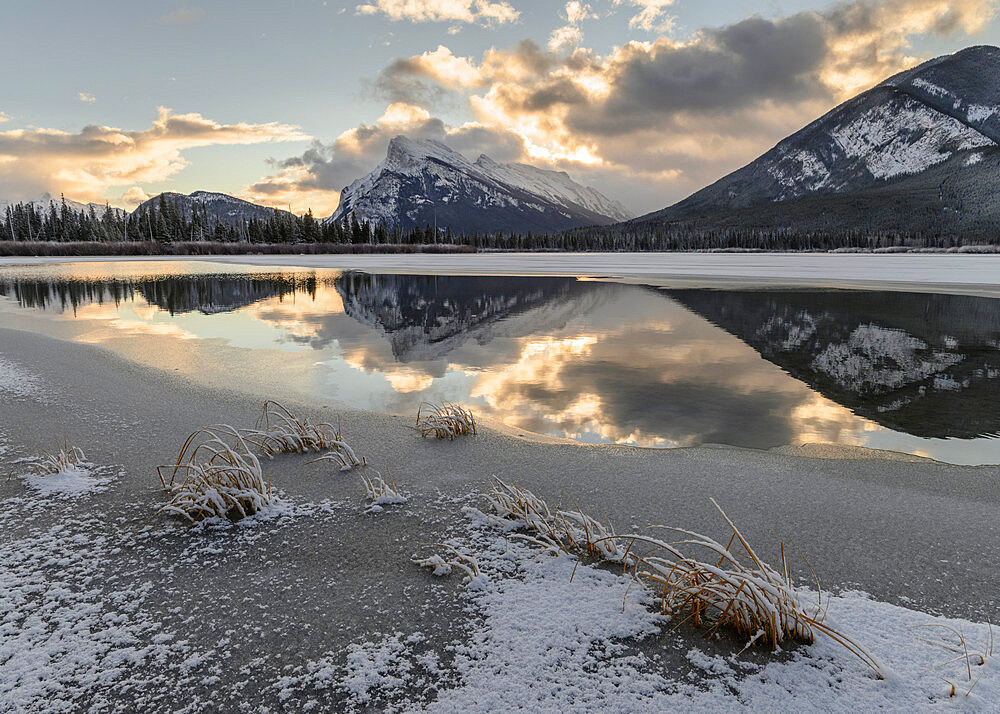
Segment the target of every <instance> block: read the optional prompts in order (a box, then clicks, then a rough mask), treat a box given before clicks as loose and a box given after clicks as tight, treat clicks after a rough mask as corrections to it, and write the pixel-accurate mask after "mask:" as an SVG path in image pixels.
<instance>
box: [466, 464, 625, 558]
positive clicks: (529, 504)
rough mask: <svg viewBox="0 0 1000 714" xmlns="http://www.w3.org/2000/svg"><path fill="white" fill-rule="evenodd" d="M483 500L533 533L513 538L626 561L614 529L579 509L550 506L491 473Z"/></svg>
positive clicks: (553, 549)
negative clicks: (572, 509) (570, 509)
mask: <svg viewBox="0 0 1000 714" xmlns="http://www.w3.org/2000/svg"><path fill="white" fill-rule="evenodd" d="M486 499H487V501H489V503H490V505H491V506H492V507H493V510H494V511H496V513H497V515H499V516H500V517H501V518H507V519H510V520H513V521H519V522H520V523H522V524H523V525H524V527H525V528H526V529H527V530H529V531H531V532H532V533H533V534H534V535H516V536H514V537H517V538H521V539H523V540H527V541H529V542H531V543H534V544H536V545H539V546H541V547H542V548H544V549H545V550H548V551H551V552H553V553H577V554H582V555H588V556H591V557H594V558H600V559H601V560H610V561H612V562H615V563H625V562H627V560H628V552H627V549H626V548H623V547H622V546H621V545H620V544H619V543H618V542H617V541H616V539H615V532H614V529H613V528H611V526H608V525H604V524H603V523H601V522H600V521H598V520H597V519H595V518H592V517H591V516H589V515H587V514H586V513H584V512H583V511H581V510H576V511H563V510H559V509H558V508H556V509H554V510H553V509H550V508H549V506H548V504H547V503H545V501H543V500H542V499H540V498H538V497H537V496H535V494H533V493H532V492H531V491H528V490H527V489H524V488H520V487H519V486H515V485H513V484H508V483H506V482H504V481H502V480H501V479H499V478H497V477H495V476H494V477H493V479H492V481H491V483H490V491H489V493H488V494H487V495H486ZM574 505H576V504H575V503H574ZM577 508H579V506H577Z"/></svg>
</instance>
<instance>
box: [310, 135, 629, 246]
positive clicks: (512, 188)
mask: <svg viewBox="0 0 1000 714" xmlns="http://www.w3.org/2000/svg"><path fill="white" fill-rule="evenodd" d="M352 212H353V213H354V214H356V215H357V216H358V218H359V219H365V220H368V221H372V222H377V223H380V224H382V225H385V226H394V227H399V228H402V229H404V230H407V229H411V228H419V227H423V226H425V225H437V226H438V227H439V228H442V229H443V228H450V229H451V230H453V231H465V232H471V231H477V232H490V233H493V232H527V231H534V232H549V231H556V230H562V229H566V228H572V227H576V226H584V225H607V224H610V223H614V222H616V221H621V220H626V219H627V218H629V213H628V211H627V209H626V208H625V207H624V206H622V205H621V204H620V203H617V202H615V201H612V200H610V199H608V198H607V197H605V196H603V195H601V194H600V193H599V192H598V191H596V190H595V189H593V188H589V187H587V186H581V185H580V184H578V183H576V182H574V181H573V180H572V179H570V177H569V176H568V175H567V174H566V173H563V172H558V171H546V170H543V169H539V168H536V167H534V166H529V165H528V164H499V163H497V162H495V161H493V159H491V158H489V157H488V156H485V155H483V156H480V157H479V158H478V159H477V160H476V161H475V162H472V161H469V160H468V159H467V158H465V156H463V155H462V154H460V153H458V152H457V151H454V150H452V149H451V148H449V147H448V146H445V145H444V144H442V143H441V142H438V141H434V140H431V139H428V140H425V141H414V140H411V139H408V138H406V137H405V136H397V137H396V138H394V139H392V140H391V141H390V142H389V148H388V151H387V152H386V157H385V160H384V161H383V162H382V163H380V164H379V165H378V166H377V167H376V168H375V170H374V171H372V172H371V173H370V174H368V175H367V176H364V177H362V178H359V179H358V180H356V181H355V182H354V183H352V184H351V185H350V186H348V187H346V188H345V189H344V190H343V192H342V193H341V196H340V205H339V206H338V208H337V211H336V212H335V213H334V214H333V216H331V217H330V218H329V219H327V220H332V221H340V220H342V219H343V218H344V217H345V216H348V215H350V214H351V213H352Z"/></svg>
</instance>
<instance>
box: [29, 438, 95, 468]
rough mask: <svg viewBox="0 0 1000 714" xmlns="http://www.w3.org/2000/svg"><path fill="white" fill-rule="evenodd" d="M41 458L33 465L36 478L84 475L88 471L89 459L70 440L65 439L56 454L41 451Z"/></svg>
mask: <svg viewBox="0 0 1000 714" xmlns="http://www.w3.org/2000/svg"><path fill="white" fill-rule="evenodd" d="M40 451H41V456H40V457H39V459H38V460H37V461H36V462H35V463H34V464H32V467H31V468H32V470H33V471H34V472H35V476H38V477H44V476H55V475H57V474H67V473H82V472H85V471H86V466H87V457H86V456H84V454H83V450H82V449H80V448H79V447H78V446H73V444H71V443H70V440H69V439H63V443H62V444H60V445H59V450H58V451H54V452H49V451H46V450H45V449H41V450H40Z"/></svg>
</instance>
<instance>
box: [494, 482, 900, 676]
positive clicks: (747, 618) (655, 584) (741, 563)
mask: <svg viewBox="0 0 1000 714" xmlns="http://www.w3.org/2000/svg"><path fill="white" fill-rule="evenodd" d="M487 499H488V500H489V502H490V503H491V505H492V506H493V508H494V510H496V512H497V513H498V514H499V515H500V516H501V517H502V518H506V519H510V520H514V521H517V522H519V523H520V524H521V525H523V526H524V527H525V528H526V529H527V530H529V531H531V533H532V534H531V535H522V536H521V538H523V539H525V540H527V541H530V542H533V543H535V544H537V545H539V546H541V547H542V548H544V549H546V550H548V551H550V552H555V553H575V554H586V555H590V556H595V557H599V558H601V559H604V560H612V561H616V562H620V563H623V564H624V567H625V569H626V572H631V573H632V575H633V577H634V578H636V579H637V580H638V581H639V582H642V583H644V584H645V585H646V586H647V587H648V588H650V590H651V591H652V593H653V594H654V595H655V597H656V598H657V599H658V600H659V602H660V608H661V611H662V612H663V613H664V614H669V615H671V616H672V617H673V618H675V619H677V620H678V626H679V625H680V624H683V623H684V622H689V621H690V622H691V623H692V624H693V625H694V626H696V627H700V626H708V627H709V628H710V629H709V636H712V635H714V634H715V633H716V631H717V630H719V628H723V627H725V628H729V629H731V630H733V631H735V632H736V633H737V634H739V635H741V636H743V637H746V638H747V640H748V641H747V647H750V646H751V645H752V644H753V643H755V642H758V641H760V642H762V643H764V644H767V645H770V646H771V647H772V648H777V647H778V645H779V644H781V643H782V642H784V641H785V640H789V639H792V640H798V641H803V642H812V641H813V639H814V638H815V636H816V634H822V635H825V636H827V637H829V638H830V639H832V640H833V641H835V642H837V643H838V644H840V645H842V646H843V647H845V648H846V649H847V650H848V651H850V652H851V653H852V654H854V655H855V656H857V657H858V658H859V659H860V660H861V661H862V662H864V663H865V664H866V665H867V666H868V667H870V668H871V669H872V670H873V671H874V672H875V673H876V674H877V675H878V676H880V677H883V676H884V673H883V670H882V667H881V666H880V665H879V663H878V662H877V661H876V660H875V658H874V657H873V656H872V655H871V654H869V653H868V652H867V651H866V650H865V649H864V648H863V647H862V646H861V645H860V644H858V643H857V642H855V641H854V640H853V639H851V638H850V637H848V636H846V635H844V634H842V633H840V632H838V631H837V630H835V629H833V628H832V627H830V626H829V625H827V624H826V623H825V619H826V612H827V605H826V604H825V603H824V601H823V593H822V590H821V589H820V587H819V582H818V580H816V579H815V573H814V580H816V588H817V590H816V597H815V599H811V598H810V597H808V596H807V592H804V591H802V590H800V589H799V588H797V587H796V586H795V585H794V583H793V582H792V578H791V574H790V571H789V566H788V562H787V560H786V559H785V549H784V544H782V545H781V548H780V553H781V561H780V566H779V567H778V568H774V567H772V566H771V565H769V564H768V563H766V562H765V561H764V560H763V559H761V558H760V556H759V555H758V554H757V552H756V551H755V550H754V549H753V547H752V546H751V545H750V543H749V542H748V541H747V539H746V538H745V537H744V536H743V534H742V532H741V531H740V530H739V529H738V528H737V527H736V525H735V524H734V523H733V522H732V521H731V520H730V519H729V517H728V516H727V515H726V514H725V512H724V511H723V510H722V508H721V507H720V506H719V505H718V503H716V502H715V500H714V499H710V500H711V501H712V505H714V506H715V508H716V509H717V510H718V511H719V514H720V515H721V516H722V518H723V519H724V520H725V522H726V524H727V525H728V526H729V529H730V534H729V539H728V543H727V545H722V544H721V543H720V542H718V541H716V540H714V539H713V538H710V537H708V536H704V535H701V534H699V533H695V532H694V531H689V530H686V529H683V528H674V527H666V526H654V527H653V528H655V529H661V530H667V531H671V532H674V533H677V534H679V536H680V538H679V539H678V540H675V541H667V540H664V539H660V538H655V537H653V536H651V535H649V534H645V533H629V534H622V535H616V534H615V533H614V531H613V530H612V529H611V528H610V527H608V526H605V525H603V524H601V523H600V522H599V521H597V520H596V519H594V518H591V517H590V516H587V515H586V514H584V513H582V512H581V511H562V510H559V509H551V508H550V507H549V506H548V505H547V504H546V503H545V501H543V500H542V499H540V498H538V497H537V496H535V495H534V494H532V493H531V492H530V491H527V490H525V489H522V488H519V487H517V486H514V485H511V484H507V483H505V482H503V481H501V480H500V479H497V478H494V480H493V484H492V488H491V491H490V493H489V494H488V496H487ZM699 550H700V551H702V553H703V555H702V557H701V558H698V557H695V556H694V555H693V554H691V553H690V551H699ZM685 551H689V552H685ZM807 565H808V563H807ZM811 570H812V569H811V568H810V571H811ZM744 649H746V647H745V648H744Z"/></svg>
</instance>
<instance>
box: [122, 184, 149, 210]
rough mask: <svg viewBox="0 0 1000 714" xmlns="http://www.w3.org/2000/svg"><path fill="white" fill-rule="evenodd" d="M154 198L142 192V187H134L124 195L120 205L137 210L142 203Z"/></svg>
mask: <svg viewBox="0 0 1000 714" xmlns="http://www.w3.org/2000/svg"><path fill="white" fill-rule="evenodd" d="M150 198H152V197H151V196H150V195H149V194H148V193H146V192H145V191H143V190H142V187H141V186H133V187H132V188H130V189H129V190H128V191H126V192H125V193H123V194H122V197H121V201H120V203H121V204H122V205H123V206H126V207H128V208H130V209H131V208H135V207H136V206H138V205H139V204H140V203H144V202H145V201H148V200H149V199H150Z"/></svg>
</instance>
